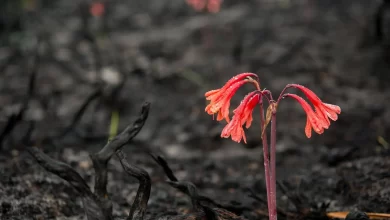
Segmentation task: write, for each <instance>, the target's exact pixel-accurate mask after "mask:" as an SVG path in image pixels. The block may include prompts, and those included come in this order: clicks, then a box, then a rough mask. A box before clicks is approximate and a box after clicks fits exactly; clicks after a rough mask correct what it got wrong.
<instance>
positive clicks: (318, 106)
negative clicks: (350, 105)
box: [289, 84, 341, 126]
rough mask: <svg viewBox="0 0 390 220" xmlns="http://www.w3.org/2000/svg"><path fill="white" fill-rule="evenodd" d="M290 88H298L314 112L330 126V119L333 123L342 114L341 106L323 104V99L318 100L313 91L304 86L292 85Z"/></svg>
mask: <svg viewBox="0 0 390 220" xmlns="http://www.w3.org/2000/svg"><path fill="white" fill-rule="evenodd" d="M289 86H292V87H294V88H297V89H299V90H301V91H302V92H303V93H304V94H305V96H306V97H307V98H308V99H309V101H310V102H311V103H312V104H313V106H314V110H315V112H316V113H317V115H318V117H320V118H322V120H325V121H326V123H327V125H328V126H329V125H330V121H329V119H328V117H329V118H330V119H332V120H333V121H336V120H337V118H338V116H337V114H340V113H341V109H340V107H339V106H337V105H332V104H328V103H324V102H322V101H321V99H320V98H318V96H317V95H316V94H315V93H314V92H313V91H311V90H310V89H308V88H306V87H304V86H301V85H298V84H290V85H289Z"/></svg>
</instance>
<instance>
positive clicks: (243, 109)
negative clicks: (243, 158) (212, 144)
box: [221, 91, 261, 143]
mask: <svg viewBox="0 0 390 220" xmlns="http://www.w3.org/2000/svg"><path fill="white" fill-rule="evenodd" d="M260 98H261V93H259V91H253V92H251V93H249V94H248V95H246V96H245V98H244V99H243V100H242V101H241V103H240V105H239V106H238V107H237V108H236V109H235V110H234V111H233V112H234V116H233V118H232V120H231V121H230V122H229V123H228V124H227V125H226V126H225V128H224V129H223V130H222V133H221V137H223V138H229V137H230V136H231V138H232V140H233V141H236V142H238V143H239V142H241V140H242V139H244V142H245V143H246V136H245V132H244V129H243V128H242V126H243V125H244V124H246V128H249V127H250V126H251V124H252V120H253V117H252V111H253V109H254V108H255V107H256V105H257V104H258V103H259V101H260Z"/></svg>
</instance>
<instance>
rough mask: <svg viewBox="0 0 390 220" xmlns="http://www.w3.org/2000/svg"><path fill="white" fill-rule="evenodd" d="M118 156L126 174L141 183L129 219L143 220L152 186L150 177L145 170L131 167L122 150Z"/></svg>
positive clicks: (118, 151) (118, 152)
mask: <svg viewBox="0 0 390 220" xmlns="http://www.w3.org/2000/svg"><path fill="white" fill-rule="evenodd" d="M116 155H117V156H118V158H119V161H120V162H121V164H122V166H123V169H124V170H125V171H126V173H128V174H129V175H130V176H133V177H135V178H137V179H138V181H139V187H138V191H137V195H136V196H135V199H134V203H133V204H132V205H131V209H130V213H129V217H128V218H127V219H128V220H143V219H144V214H145V211H146V208H147V205H148V200H149V196H150V189H151V185H152V184H151V180H150V176H149V174H148V172H146V171H145V170H144V169H141V168H139V167H137V166H134V165H130V164H129V163H128V162H127V160H126V156H125V154H124V153H123V152H122V151H121V150H117V152H116Z"/></svg>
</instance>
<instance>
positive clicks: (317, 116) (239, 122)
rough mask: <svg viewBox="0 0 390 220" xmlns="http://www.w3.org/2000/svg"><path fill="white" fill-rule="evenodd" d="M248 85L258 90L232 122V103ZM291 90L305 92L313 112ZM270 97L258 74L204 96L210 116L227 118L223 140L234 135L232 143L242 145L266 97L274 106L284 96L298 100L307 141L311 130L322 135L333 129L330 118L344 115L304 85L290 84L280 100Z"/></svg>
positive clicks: (239, 78) (233, 80)
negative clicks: (230, 110)
mask: <svg viewBox="0 0 390 220" xmlns="http://www.w3.org/2000/svg"><path fill="white" fill-rule="evenodd" d="M246 83H252V84H254V85H255V86H256V90H254V91H253V92H251V93H249V94H248V95H247V96H245V98H244V99H243V100H242V101H241V103H240V105H239V106H238V107H237V108H236V109H235V110H234V111H233V113H234V116H233V118H232V120H230V116H229V107H230V100H231V98H232V97H233V96H234V94H235V93H236V91H237V90H238V89H239V88H240V87H241V86H243V85H244V84H246ZM288 88H296V89H299V90H300V91H302V92H303V93H304V95H305V96H306V97H307V99H308V100H309V101H310V102H311V104H312V105H313V107H314V109H313V108H312V106H311V105H310V104H309V103H308V102H307V101H305V100H304V99H303V98H302V97H300V96H298V95H296V94H290V93H287V94H284V91H285V90H286V89H288ZM270 94H271V93H270V91H268V90H260V83H259V81H258V76H257V75H256V74H254V73H241V74H239V75H237V76H235V77H233V78H231V79H230V80H229V81H227V83H226V84H225V85H224V86H223V87H222V88H220V89H216V90H211V91H208V92H206V94H205V97H206V99H207V100H209V101H210V103H209V104H208V105H207V106H206V109H205V111H206V112H207V113H208V114H210V115H214V114H217V120H218V121H221V120H223V119H225V120H226V122H227V123H228V124H227V125H226V126H225V128H224V129H223V130H222V133H221V137H224V138H228V137H230V136H231V138H232V140H233V141H236V142H240V141H241V140H242V139H243V140H244V142H245V143H246V137H245V132H244V129H243V125H244V124H246V125H245V126H246V128H249V127H250V125H251V123H252V111H253V109H254V108H255V107H256V106H257V105H258V104H259V103H260V102H261V101H262V99H263V98H265V99H266V100H268V101H269V102H270V103H275V105H273V106H278V104H279V101H280V100H282V98H284V97H290V98H293V99H295V100H296V101H297V102H298V103H299V104H300V105H301V106H302V108H303V110H304V111H305V112H306V115H307V122H306V127H305V134H306V136H307V137H308V138H310V137H311V131H312V130H314V132H316V133H318V134H322V133H323V132H324V130H325V129H328V128H329V126H330V120H329V119H331V120H333V121H336V120H337V118H338V114H340V113H341V109H340V107H339V106H337V105H332V104H328V103H324V102H322V100H321V99H320V98H319V97H318V96H317V95H316V94H315V93H314V92H313V91H311V90H310V89H308V88H306V87H304V86H302V85H298V84H289V85H287V86H286V87H285V89H284V90H283V92H282V94H281V95H280V96H279V98H278V99H277V101H274V100H272V95H270Z"/></svg>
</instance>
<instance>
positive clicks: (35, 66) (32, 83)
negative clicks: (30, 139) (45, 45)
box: [0, 42, 39, 149]
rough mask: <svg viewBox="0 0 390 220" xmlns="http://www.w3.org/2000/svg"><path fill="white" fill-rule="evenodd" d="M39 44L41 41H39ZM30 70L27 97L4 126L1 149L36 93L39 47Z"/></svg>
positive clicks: (30, 63)
mask: <svg viewBox="0 0 390 220" xmlns="http://www.w3.org/2000/svg"><path fill="white" fill-rule="evenodd" d="M38 45H39V42H38ZM29 61H30V62H29V65H28V66H29V68H28V69H29V70H31V72H30V74H29V75H30V77H29V83H28V89H27V91H26V97H25V99H24V100H23V103H22V106H21V108H20V110H19V112H17V113H15V114H13V115H11V116H10V117H9V118H8V121H7V124H6V126H5V127H4V129H3V131H2V132H1V133H0V149H1V148H2V144H3V141H4V139H5V138H6V137H7V136H8V135H9V134H10V133H11V132H12V131H13V129H14V128H15V127H16V125H17V124H18V123H19V122H20V121H22V120H23V116H24V113H25V111H26V110H27V108H28V103H29V102H30V99H31V98H32V97H33V95H34V88H35V81H36V75H37V72H38V63H39V54H38V48H37V50H36V53H35V54H34V56H33V57H32V58H31V59H30V60H29Z"/></svg>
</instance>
